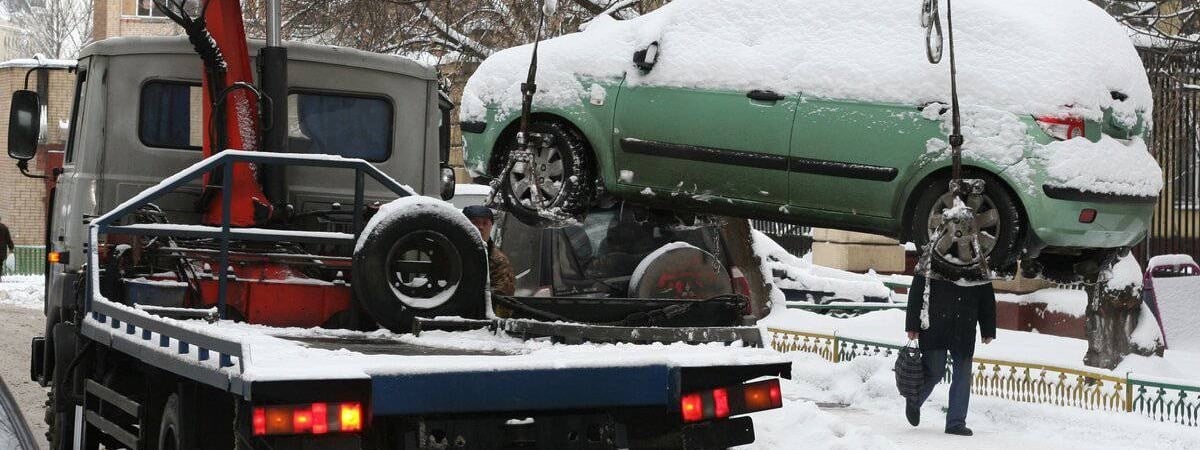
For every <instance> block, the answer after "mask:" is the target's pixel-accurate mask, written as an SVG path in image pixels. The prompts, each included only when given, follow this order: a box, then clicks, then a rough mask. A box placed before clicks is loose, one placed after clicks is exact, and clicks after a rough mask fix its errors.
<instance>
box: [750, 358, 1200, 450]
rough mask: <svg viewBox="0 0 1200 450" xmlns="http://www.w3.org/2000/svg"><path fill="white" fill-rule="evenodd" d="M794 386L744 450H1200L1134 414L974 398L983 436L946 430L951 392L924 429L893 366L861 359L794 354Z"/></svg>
mask: <svg viewBox="0 0 1200 450" xmlns="http://www.w3.org/2000/svg"><path fill="white" fill-rule="evenodd" d="M791 356H792V358H793V359H792V360H793V369H792V374H793V376H794V380H792V381H789V382H785V384H784V386H783V393H784V398H785V402H784V408H783V409H780V410H775V411H768V412H765V413H760V414H756V415H755V424H756V431H757V434H758V440H757V441H756V442H755V443H754V444H752V445H748V446H745V447H741V448H742V449H747V450H749V449H763V450H766V449H772V450H775V449H798V448H805V449H914V450H918V449H919V450H928V449H955V450H958V449H1022V450H1039V449H1047V450H1050V449H1054V450H1057V449H1085V448H1086V449H1196V448H1200V432H1197V430H1196V429H1195V428H1190V427H1185V426H1180V425H1175V424H1171V423H1160V422H1156V421H1153V420H1151V419H1148V418H1144V417H1141V416H1137V415H1133V414H1122V413H1104V412H1095V411H1086V410H1082V409H1077V408H1067V407H1059V406H1049V405H1035V404H1029V403H1018V402H1013V401H1009V400H1002V399H996V398H990V397H984V396H979V395H976V396H972V398H971V409H970V413H969V414H968V416H967V424H968V426H970V427H971V428H972V429H973V430H974V431H975V436H974V437H970V438H964V437H959V436H951V435H947V434H944V433H943V432H942V430H943V427H944V425H945V422H944V420H945V419H944V417H945V416H944V413H943V412H942V409H943V408H945V407H946V395H947V386H946V385H941V386H939V387H938V388H937V390H935V391H934V393H933V395H932V396H931V397H930V400H929V402H928V403H926V404H925V406H924V408H922V418H921V419H922V420H921V425H920V426H919V427H916V428H914V427H912V426H909V425H908V422H906V421H905V419H904V404H903V400H902V399H901V398H900V396H899V395H897V394H896V386H895V379H894V377H893V374H892V370H891V360H890V359H887V358H879V357H861V358H857V359H855V360H853V361H850V362H846V363H840V364H834V363H831V362H828V361H826V360H824V359H822V358H821V357H819V356H817V355H813V354H808V353H800V352H797V353H793V354H791Z"/></svg>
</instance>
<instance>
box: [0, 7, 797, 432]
mask: <svg viewBox="0 0 1200 450" xmlns="http://www.w3.org/2000/svg"><path fill="white" fill-rule="evenodd" d="M155 5H156V7H157V8H159V10H160V11H162V12H163V13H164V14H165V15H166V16H168V17H170V18H171V19H172V20H174V21H175V22H176V23H178V24H180V25H181V26H182V27H183V29H184V30H185V31H186V33H187V36H186V38H183V37H174V38H115V39H108V40H103V41H99V42H96V43H93V44H91V45H89V46H87V47H86V48H84V49H83V50H82V51H81V53H80V55H79V61H78V66H77V82H76V92H75V98H74V106H73V111H72V119H71V122H70V133H69V142H68V144H67V148H66V154H65V159H64V165H63V166H62V168H61V169H58V170H55V171H54V172H53V174H52V175H53V176H54V177H56V178H57V180H56V181H57V185H56V187H55V188H54V190H53V191H52V193H51V198H52V200H51V207H50V208H49V213H48V217H47V230H48V232H47V243H46V245H47V247H48V249H49V250H50V251H49V253H48V261H47V265H46V279H47V286H48V287H47V290H46V303H45V312H46V332H45V335H44V336H42V337H37V338H35V339H34V340H33V342H32V348H33V353H32V358H31V359H32V361H31V377H32V378H33V379H34V380H35V381H38V382H40V383H41V384H42V385H43V386H46V387H48V388H49V390H48V391H49V400H48V402H47V405H48V407H47V414H46V420H47V423H48V424H49V425H50V432H49V436H48V437H49V441H50V444H51V448H52V449H54V450H62V449H81V448H86V449H95V448H100V447H101V446H103V448H107V449H118V448H128V449H134V450H142V449H160V450H177V449H230V448H239V449H442V448H456V449H458V448H471V449H493V448H543V449H577V448H578V449H599V448H603V449H608V448H684V449H709V448H728V447H732V446H736V445H741V444H746V443H750V442H753V440H754V427H753V422H752V420H751V418H750V417H748V416H747V414H749V413H753V412H756V411H762V410H767V409H773V408H779V407H781V405H782V397H781V393H780V386H779V378H780V377H787V376H788V375H789V374H790V365H789V363H787V362H786V360H784V359H783V358H782V357H781V356H780V355H778V354H776V353H774V352H772V351H770V350H768V349H764V348H762V338H761V336H760V334H759V329H758V328H756V327H753V326H746V325H745V323H744V320H745V319H744V311H746V301H747V300H746V298H745V297H742V296H736V295H733V296H729V295H726V296H721V297H720V298H712V299H597V300H595V301H578V300H572V301H568V300H563V299H554V298H549V299H547V298H540V299H535V298H522V297H507V298H501V297H499V296H496V297H493V296H492V295H490V293H489V289H488V277H487V257H486V253H485V252H486V250H485V247H484V245H483V241H482V238H481V237H480V236H479V233H478V232H477V231H475V230H474V229H473V228H471V226H470V224H469V222H467V221H466V219H465V217H463V216H462V215H461V213H459V212H458V211H457V210H456V209H454V208H453V207H451V206H449V205H448V204H447V203H444V202H442V201H441V200H438V199H433V198H429V197H423V196H421V195H420V194H421V193H437V192H447V189H446V185H447V184H452V183H453V178H452V176H450V175H448V174H447V171H446V170H444V169H445V166H444V163H445V162H446V157H447V152H448V150H447V149H448V145H447V142H446V135H447V133H445V130H446V128H445V127H446V126H448V123H449V121H448V120H447V119H448V111H447V108H446V102H445V100H444V96H443V95H440V94H439V90H438V85H437V74H436V72H435V71H434V70H432V69H430V68H427V67H425V66H422V65H420V64H417V63H415V62H412V61H409V60H406V59H403V58H400V57H396V56H390V55H381V54H372V53H366V52H361V51H356V50H351V49H346V48H338V47H328V46H316V45H308V44H302V43H288V44H286V45H284V44H283V42H282V41H281V39H280V35H279V34H280V33H279V22H280V20H279V2H278V0H275V1H269V2H267V8H268V9H267V17H268V19H269V20H268V21H267V22H268V28H267V30H266V35H267V39H266V41H265V42H258V41H248V40H247V39H246V35H245V29H244V25H243V22H242V17H243V16H242V11H241V6H240V2H238V1H236V0H208V1H202V2H183V1H177V0H156V1H155ZM254 54H257V57H255V56H252V55H254ZM255 64H256V65H257V66H258V69H259V70H258V73H257V75H258V76H257V79H256V77H255V75H256V73H255V71H254V70H252V67H253V66H254V65H255ZM201 68H203V71H202V73H201V72H200V71H199V70H198V69H201ZM41 103H42V99H40V98H38V95H37V93H36V92H33V91H27V90H21V91H17V92H15V93H14V94H13V102H12V109H11V111H10V118H11V120H10V129H9V148H8V152H9V155H10V156H12V157H13V158H16V159H17V160H18V161H19V164H21V165H22V166H24V162H26V161H28V160H29V159H31V158H33V157H34V156H36V153H37V151H38V148H37V138H38V130H39V124H40V122H41V117H40V113H41V107H40V106H41ZM399 180H403V181H405V182H406V183H409V184H407V185H406V184H402V183H401V182H400V181H399ZM449 192H453V190H449ZM493 300H495V301H499V302H503V303H504V304H505V305H507V306H509V307H510V308H515V309H517V310H519V312H520V314H519V315H515V316H512V317H508V318H504V317H498V316H497V315H496V313H495V309H494V308H492V306H493V305H492V303H493ZM381 327H382V328H381Z"/></svg>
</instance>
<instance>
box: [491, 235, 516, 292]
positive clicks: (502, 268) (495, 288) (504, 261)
mask: <svg viewBox="0 0 1200 450" xmlns="http://www.w3.org/2000/svg"><path fill="white" fill-rule="evenodd" d="M488 272H489V275H490V277H491V280H492V292H494V293H496V294H500V295H513V294H514V293H516V291H517V285H516V277H515V276H514V275H513V268H512V263H510V262H509V261H508V255H505V254H504V252H502V251H500V249H498V248H496V246H495V245H492V243H491V241H488Z"/></svg>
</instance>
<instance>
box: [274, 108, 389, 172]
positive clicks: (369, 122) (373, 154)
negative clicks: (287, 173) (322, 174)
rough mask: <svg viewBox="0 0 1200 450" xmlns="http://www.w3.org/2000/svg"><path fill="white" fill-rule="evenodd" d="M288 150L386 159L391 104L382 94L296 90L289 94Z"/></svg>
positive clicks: (387, 154) (373, 159)
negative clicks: (368, 94) (348, 93)
mask: <svg viewBox="0 0 1200 450" xmlns="http://www.w3.org/2000/svg"><path fill="white" fill-rule="evenodd" d="M288 115H289V117H288V151H290V152H293V153H320V154H326V155H338V156H344V157H347V158H362V159H365V160H367V161H374V162H379V161H385V160H387V159H388V157H389V156H391V153H392V104H391V103H390V102H388V101H387V100H385V99H383V98H380V97H367V96H355V95H347V94H328V93H315V92H295V93H292V94H291V95H289V96H288Z"/></svg>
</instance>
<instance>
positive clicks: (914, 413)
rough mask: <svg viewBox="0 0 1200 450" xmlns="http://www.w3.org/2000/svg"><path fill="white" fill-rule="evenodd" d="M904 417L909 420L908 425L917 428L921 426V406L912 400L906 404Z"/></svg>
mask: <svg viewBox="0 0 1200 450" xmlns="http://www.w3.org/2000/svg"><path fill="white" fill-rule="evenodd" d="M904 417H906V418H908V424H909V425H912V426H914V427H915V426H917V425H920V424H921V405H918V404H916V403H914V402H913V401H912V400H909V401H907V402H904Z"/></svg>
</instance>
